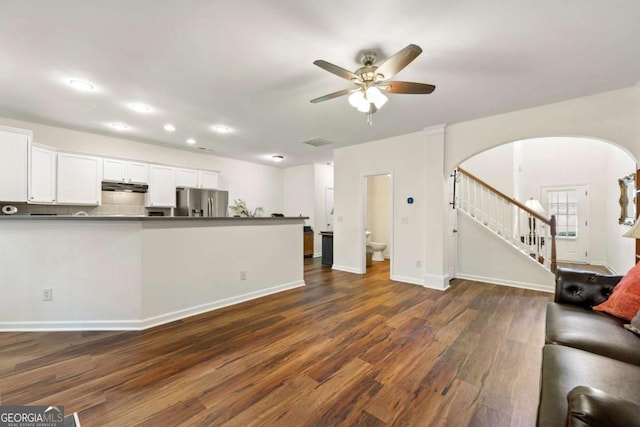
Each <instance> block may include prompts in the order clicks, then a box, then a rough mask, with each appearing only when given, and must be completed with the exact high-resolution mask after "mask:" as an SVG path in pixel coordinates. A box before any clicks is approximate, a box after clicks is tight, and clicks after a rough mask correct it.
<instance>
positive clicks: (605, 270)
mask: <svg viewBox="0 0 640 427" xmlns="http://www.w3.org/2000/svg"><path fill="white" fill-rule="evenodd" d="M558 267H562V268H572V269H574V270H584V271H593V272H594V273H601V274H613V273H611V271H609V269H608V268H607V267H605V266H604V265H592V264H576V263H571V262H559V263H558ZM625 273H626V272H625ZM622 274H624V273H622Z"/></svg>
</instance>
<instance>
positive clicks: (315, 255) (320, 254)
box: [313, 252, 322, 258]
mask: <svg viewBox="0 0 640 427" xmlns="http://www.w3.org/2000/svg"><path fill="white" fill-rule="evenodd" d="M321 256H322V252H316V253H314V254H313V257H314V258H320V257H321Z"/></svg>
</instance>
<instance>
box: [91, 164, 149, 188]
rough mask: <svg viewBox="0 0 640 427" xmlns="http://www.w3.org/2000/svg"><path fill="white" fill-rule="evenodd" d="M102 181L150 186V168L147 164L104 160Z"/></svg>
mask: <svg viewBox="0 0 640 427" xmlns="http://www.w3.org/2000/svg"><path fill="white" fill-rule="evenodd" d="M102 180H103V181H109V182H126V183H131V184H148V183H149V176H148V166H147V164H146V163H140V162H130V161H127V160H119V159H103V161H102Z"/></svg>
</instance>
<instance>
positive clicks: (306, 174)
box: [282, 165, 315, 231]
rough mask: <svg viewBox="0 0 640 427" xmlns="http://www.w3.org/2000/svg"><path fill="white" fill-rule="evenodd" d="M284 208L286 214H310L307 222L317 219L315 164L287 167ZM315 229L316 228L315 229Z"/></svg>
mask: <svg viewBox="0 0 640 427" xmlns="http://www.w3.org/2000/svg"><path fill="white" fill-rule="evenodd" d="M283 183H284V191H283V193H284V209H283V212H282V213H284V214H285V215H286V216H300V215H302V216H308V217H309V219H308V220H306V221H305V224H307V225H311V226H312V227H313V223H314V221H315V207H314V203H315V199H314V194H313V187H314V168H313V165H303V166H296V167H292V168H286V169H285V170H284V172H283ZM314 231H315V229H314Z"/></svg>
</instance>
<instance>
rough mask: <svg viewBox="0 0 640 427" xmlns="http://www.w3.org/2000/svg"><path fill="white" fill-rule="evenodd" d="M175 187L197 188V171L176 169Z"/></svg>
mask: <svg viewBox="0 0 640 427" xmlns="http://www.w3.org/2000/svg"><path fill="white" fill-rule="evenodd" d="M176 187H181V188H198V171H197V170H195V169H177V170H176Z"/></svg>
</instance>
